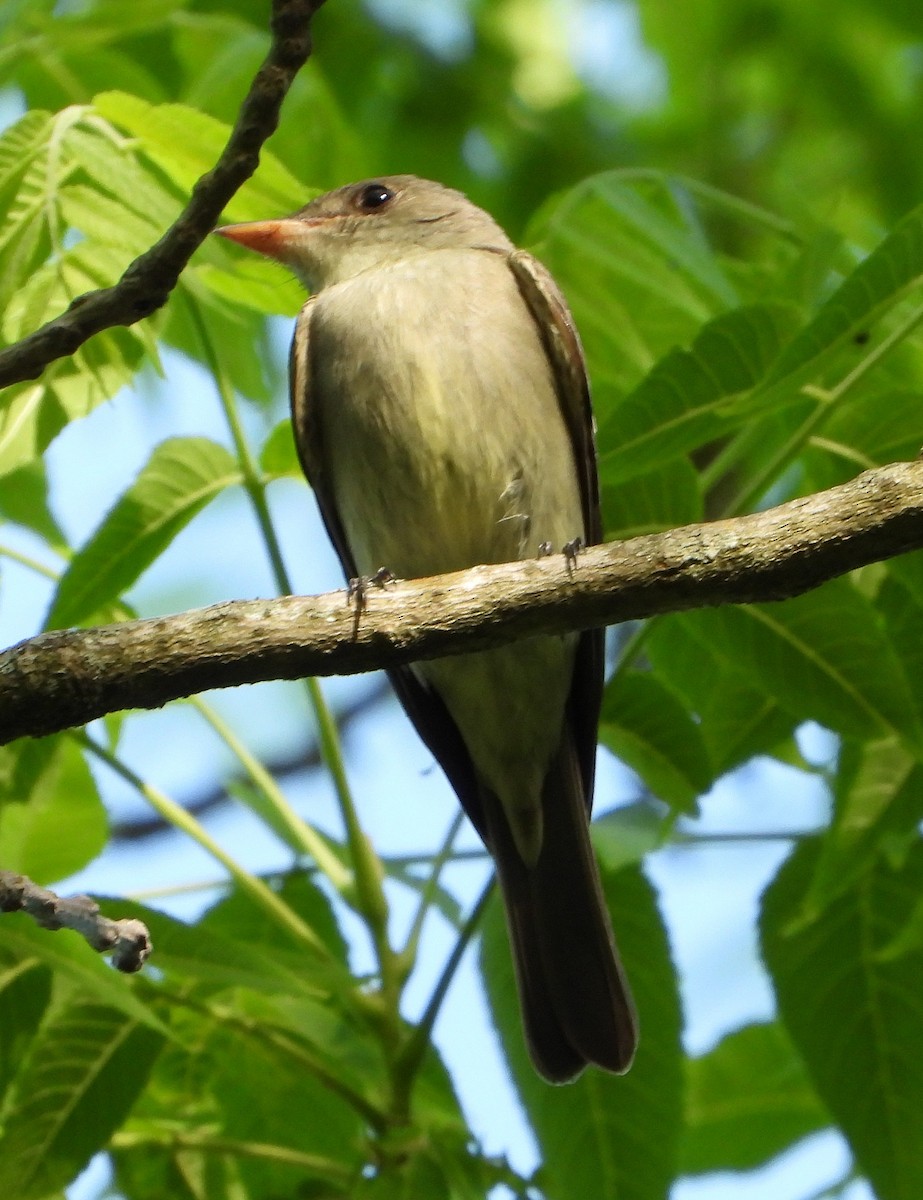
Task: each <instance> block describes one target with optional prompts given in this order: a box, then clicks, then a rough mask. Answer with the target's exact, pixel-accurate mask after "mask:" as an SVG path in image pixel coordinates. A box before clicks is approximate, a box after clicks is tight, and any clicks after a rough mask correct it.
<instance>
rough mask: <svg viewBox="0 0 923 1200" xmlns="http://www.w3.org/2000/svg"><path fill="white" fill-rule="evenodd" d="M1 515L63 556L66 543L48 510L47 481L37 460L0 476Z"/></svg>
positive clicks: (43, 470) (42, 467)
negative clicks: (28, 530) (37, 536)
mask: <svg viewBox="0 0 923 1200" xmlns="http://www.w3.org/2000/svg"><path fill="white" fill-rule="evenodd" d="M0 514H2V515H3V517H4V518H5V519H6V520H7V521H12V522H13V523H14V524H16V525H21V526H23V528H25V529H31V530H33V531H34V532H35V533H37V534H38V535H39V537H41V538H42V539H43V540H44V541H45V542H46V543H47V544H48V545H49V546H50V547H51V548H52V549H53V550H55V551H57V552H58V553H59V554H63V553H64V551H65V549H66V547H67V539H66V538H65V536H64V534H63V533H62V532H61V528H60V526H59V525H58V523H57V521H56V520H55V518H54V515H53V513H52V512H51V509H50V508H49V507H48V480H47V479H46V477H45V469H44V466H43V464H42V463H41V462H39V461H37V460H36V461H33V462H31V463H29V464H27V465H25V466H22V467H20V468H19V470H16V471H12V472H10V473H9V474H8V475H0Z"/></svg>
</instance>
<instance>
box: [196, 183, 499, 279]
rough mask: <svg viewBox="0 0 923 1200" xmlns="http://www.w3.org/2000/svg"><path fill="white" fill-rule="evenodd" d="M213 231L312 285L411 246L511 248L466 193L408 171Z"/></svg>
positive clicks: (402, 256)
mask: <svg viewBox="0 0 923 1200" xmlns="http://www.w3.org/2000/svg"><path fill="white" fill-rule="evenodd" d="M216 232H217V233H219V234H221V235H222V237H226V238H230V239H231V241H234V242H238V243H240V245H242V246H246V247H248V248H249V249H250V250H256V251H258V252H259V253H260V254H265V255H268V257H270V258H274V259H276V260H278V261H279V262H281V263H284V264H285V265H286V266H287V267H289V268H290V269H291V270H292V271H294V273H295V274H296V275H297V276H298V278H299V279H300V280H301V281H302V282H303V283H304V284H305V286H306V287H307V288H308V289H309V290H310V291H312V292H317V291H320V290H321V289H322V288H325V287H330V286H331V285H333V284H335V283H342V282H344V281H345V280H347V279H352V278H354V277H355V276H356V275H359V274H361V273H362V272H363V271H367V270H371V269H374V268H376V267H382V266H387V265H388V264H390V263H394V262H402V261H404V260H406V259H407V258H408V257H410V256H411V255H412V254H414V253H416V252H418V251H431V250H443V249H460V248H465V247H474V246H476V247H490V248H491V249H495V250H511V249H512V243H511V242H510V240H509V238H508V237H507V236H506V234H505V233H504V232H503V230H502V229H501V228H500V226H499V225H497V223H496V221H494V219H493V218H492V217H491V216H489V215H488V214H487V213H486V212H484V210H483V209H481V208H478V207H477V205H475V204H472V203H471V201H470V200H469V199H468V198H467V196H464V195H463V194H462V193H461V192H457V191H455V190H454V189H452V188H447V187H443V186H442V184H439V183H433V182H432V181H431V180H428V179H418V178H417V177H416V176H415V175H385V176H382V177H381V178H379V179H369V180H364V181H363V182H361V183H350V184H347V185H346V186H345V187H341V188H336V189H335V190H334V191H332V192H327V193H326V194H325V195H323V196H318V197H317V199H316V200H312V201H311V203H310V204H307V205H305V207H304V208H302V209H299V211H298V212H296V213H293V214H292V215H291V216H290V217H279V218H277V219H274V220H268V221H248V222H246V223H245V224H241V225H225V226H223V227H222V228H220V229H218V230H216Z"/></svg>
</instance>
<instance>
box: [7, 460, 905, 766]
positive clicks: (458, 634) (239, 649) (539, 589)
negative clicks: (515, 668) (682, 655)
mask: <svg viewBox="0 0 923 1200" xmlns="http://www.w3.org/2000/svg"><path fill="white" fill-rule="evenodd" d="M921 548H923V461H917V462H913V463H894V464H892V465H890V466H887V467H879V468H877V469H876V470H874V471H866V472H865V473H864V474H863V475H860V476H859V477H858V478H856V479H854V480H852V481H851V482H850V483H845V484H841V485H840V486H838V487H834V488H830V489H829V491H826V492H819V493H817V494H816V495H813V496H806V497H804V498H803V499H800V500H793V501H790V502H789V503H787V504H782V505H779V507H778V508H773V509H770V510H769V511H768V512H763V513H755V514H753V515H751V516H746V517H738V518H736V519H734V520H728V521H715V522H713V523H711V524H704V525H687V526H685V527H683V528H681V529H674V530H670V531H669V532H667V533H659V534H651V535H649V536H646V537H639V538H633V539H632V540H631V541H629V542H613V543H610V544H609V545H606V546H596V547H593V548H592V549H591V550H589V551H586V552H585V553H583V554H581V555H580V558H579V559H578V561H577V564H576V566H575V567H573V568H570V567H569V566H568V564H567V562H566V560H565V559H564V556H563V555H555V556H553V557H551V558H541V559H533V560H529V561H526V562H518V563H510V564H506V565H502V566H490V567H475V568H474V569H472V570H470V571H462V572H459V573H457V574H453V575H443V576H439V577H438V578H435V579H423V580H411V581H406V582H400V583H389V584H386V585H384V586H383V587H381V588H378V587H374V586H371V587H369V589H368V591H367V596H366V606H365V607H364V608H363V609H361V611H357V609H356V608H355V605H352V606H350V605H349V604H347V602H346V600H345V599H344V594H343V593H342V592H331V593H328V594H327V595H324V596H310V597H295V596H289V597H286V598H284V599H281V600H256V601H234V602H229V603H226V604H216V605H214V606H212V607H210V608H203V609H197V610H194V611H192V612H187V613H183V614H181V615H179V616H173V617H156V618H153V619H148V620H141V621H126V622H125V623H123V624H120V625H105V626H101V627H100V628H97V629H86V630H63V631H56V632H51V633H44V634H40V635H39V636H38V637H35V638H32V639H30V640H28V641H25V642H21V643H20V644H19V645H18V646H14V647H12V648H11V649H9V650H7V651H6V652H4V653H3V654H2V655H0V744H2V743H6V742H9V741H12V740H13V739H14V738H17V737H22V736H33V737H34V736H40V735H42V734H47V733H53V732H56V731H57V730H60V729H65V728H68V727H69V726H73V725H78V724H83V723H84V722H86V721H89V720H92V719H93V718H95V717H100V716H103V715H104V714H105V713H109V712H115V711H118V710H120V709H124V708H156V707H159V706H160V705H161V704H164V703H165V702H166V701H167V700H172V699H176V698H178V697H181V696H188V695H192V694H194V693H196V692H200V691H204V690H206V689H208V688H214V687H230V686H233V685H236V684H242V683H255V682H257V681H259V680H264V679H297V678H300V677H302V676H305V675H349V674H356V673H358V672H362V671H372V670H376V669H378V668H381V667H388V666H395V665H397V664H398V663H406V662H411V661H413V660H416V659H426V658H439V657H444V656H446V655H451V654H460V653H464V652H466V651H470V650H480V649H485V648H487V647H490V646H496V645H499V644H500V643H502V642H504V641H509V640H512V639H514V638H517V637H527V636H532V635H534V634H539V633H563V632H566V631H568V630H573V629H587V628H592V627H595V626H599V625H611V624H614V623H616V622H619V621H625V620H629V619H637V618H642V617H650V616H653V615H654V614H655V613H665V612H676V611H680V610H683V609H690V608H703V607H706V606H709V605H718V604H743V603H748V602H751V601H761V600H781V599H785V598H787V597H790V596H797V595H800V594H801V593H802V592H806V591H809V590H810V589H811V588H813V587H816V586H817V585H818V584H820V583H823V582H825V581H826V580H828V579H832V578H834V576H837V575H842V574H844V573H845V572H846V571H850V570H852V569H853V568H855V567H860V566H864V565H865V564H867V563H871V562H877V561H880V560H882V559H886V558H892V557H894V556H895V555H898V554H902V553H904V552H906V551H908V550H916V549H921Z"/></svg>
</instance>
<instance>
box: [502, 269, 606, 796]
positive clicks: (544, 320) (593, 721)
mask: <svg viewBox="0 0 923 1200" xmlns="http://www.w3.org/2000/svg"><path fill="white" fill-rule="evenodd" d="M508 262H509V265H510V270H511V271H512V272H513V275H514V276H515V278H516V282H517V283H518V284H519V290H520V292H521V293H522V297H523V299H524V300H525V302H526V305H527V306H528V309H529V311H530V312H531V314H532V317H533V318H534V320H535V324H536V326H537V327H538V331H539V334H540V336H541V339H542V343H543V345H544V347H545V353H546V354H547V355H548V360H549V362H550V363H551V369H552V372H553V374H554V379H555V384H556V386H557V393H558V403H559V404H560V406H561V414H562V416H563V417H564V423H565V425H566V426H567V432H568V433H569V434H570V442H571V449H572V450H573V453H574V467H575V469H576V472H577V478H578V479H579V481H580V497H581V501H582V504H583V521H584V528H585V532H584V535H583V536H584V541H585V542H586V543H587V545H590V546H592V545H595V544H597V543H598V542H601V541H602V515H601V512H600V506H599V477H598V474H597V468H596V437H595V430H594V424H593V410H592V408H591V407H590V387H589V382H588V380H587V371H586V360H585V359H584V357H583V347H582V346H581V345H580V338H579V336H578V334H577V329H576V327H575V325H574V321H573V318H572V317H571V315H570V309H569V308H568V307H567V302H566V301H565V299H564V297H563V296H562V295H561V292H560V290H559V288H558V285H557V284H556V283H555V281H554V279H553V278H552V277H551V274H550V272H549V271H548V270H547V268H546V267H544V266H543V265H542V264H541V263H540V262H539V261H538V259H536V258H533V256H532V255H531V254H529V253H527V252H526V251H525V250H514V251H513V252H512V253H511V254H510V255H509V257H508ZM556 548H557V547H556ZM604 637H605V634H604V631H603V630H602V629H591V630H588V631H587V632H586V633H583V634H581V636H580V640H579V643H578V646H577V658H576V662H575V665H574V681H573V684H572V686H571V691H570V696H569V698H568V718H569V722H570V727H571V731H572V734H573V736H574V739H575V744H576V749H577V757H578V761H579V763H580V773H581V775H582V776H583V784H584V796H585V798H586V803H587V809H588V810H589V809H590V808H591V807H592V803H593V781H594V778H595V774H596V736H597V729H598V726H599V710H600V706H601V704H602V691H603V669H604V651H605V646H604Z"/></svg>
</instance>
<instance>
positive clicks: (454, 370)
mask: <svg viewBox="0 0 923 1200" xmlns="http://www.w3.org/2000/svg"><path fill="white" fill-rule="evenodd" d="M310 341H311V389H312V405H313V406H314V407H315V411H316V412H317V416H318V426H319V432H320V436H321V438H322V440H323V455H324V461H325V463H326V464H327V472H328V477H329V479H330V482H331V486H332V490H333V494H334V497H335V500H336V505H337V509H338V512H339V514H340V519H341V521H342V524H343V527H344V530H345V532H346V535H347V537H348V539H349V542H350V546H351V548H352V551H353V555H354V557H355V560H356V565H357V567H358V569H359V570H360V571H362V572H363V573H367V572H370V571H373V570H375V569H376V568H377V567H379V566H387V567H388V568H390V569H391V570H392V571H393V572H394V573H395V574H396V575H398V576H403V577H405V578H412V577H416V576H421V575H430V574H438V573H440V572H444V571H449V570H455V569H459V568H462V567H465V566H471V565H474V564H475V563H479V562H501V561H506V560H509V559H514V558H521V557H526V556H529V555H534V554H535V553H537V548H538V545H539V543H541V542H543V541H548V542H551V543H552V544H553V545H555V546H560V545H561V544H563V542H565V541H568V540H569V539H571V538H573V537H576V536H577V535H578V534H582V533H583V523H582V516H581V505H580V495H579V486H578V482H577V475H576V470H575V466H574V461H573V453H572V450H571V447H570V442H569V438H568V435H567V431H566V428H565V426H564V422H563V420H562V417H561V414H560V410H559V406H558V401H557V396H556V393H555V390H554V384H553V381H552V377H551V372H550V369H549V366H548V363H547V360H546V357H545V353H544V350H543V348H542V345H541V342H540V339H539V336H538V332H537V330H536V327H535V325H534V322H533V319H532V317H531V315H530V313H529V312H528V310H527V308H526V306H525V304H524V302H523V300H522V298H521V296H520V294H519V291H518V288H517V286H516V283H515V280H514V279H513V277H512V275H511V274H510V272H509V269H508V267H507V265H506V262H505V259H504V258H503V257H502V256H500V255H496V254H492V253H489V252H486V251H477V250H457V251H456V250H452V251H448V250H442V251H436V252H432V253H427V254H419V255H417V256H415V257H414V258H412V259H409V260H407V261H405V262H404V263H402V264H399V265H396V266H389V267H384V268H381V269H378V270H375V271H369V272H366V273H364V274H362V275H360V276H357V277H356V278H355V279H353V280H350V281H349V282H347V283H344V284H339V285H337V286H335V287H332V288H329V289H326V290H325V291H323V292H321V293H320V295H319V296H318V298H317V301H316V303H315V305H314V310H313V315H312V318H311V331H310Z"/></svg>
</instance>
